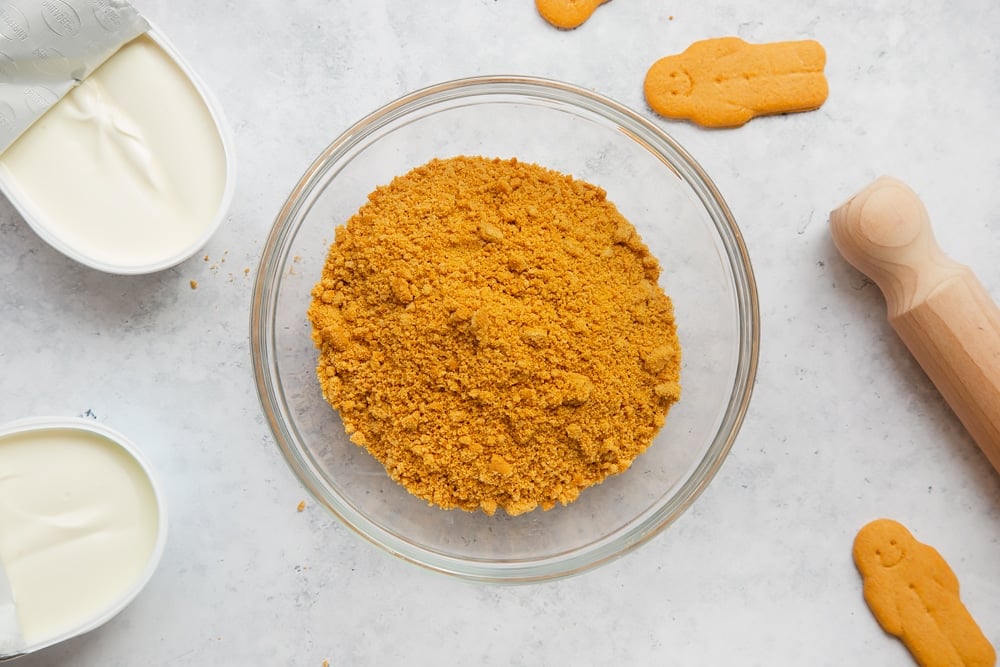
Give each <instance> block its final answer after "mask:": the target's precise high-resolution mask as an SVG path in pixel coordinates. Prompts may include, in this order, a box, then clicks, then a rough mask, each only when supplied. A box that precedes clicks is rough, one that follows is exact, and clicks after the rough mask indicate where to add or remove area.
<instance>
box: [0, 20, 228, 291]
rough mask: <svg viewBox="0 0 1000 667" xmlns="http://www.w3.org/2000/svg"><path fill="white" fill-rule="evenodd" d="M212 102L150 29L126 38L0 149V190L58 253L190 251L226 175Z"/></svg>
mask: <svg viewBox="0 0 1000 667" xmlns="http://www.w3.org/2000/svg"><path fill="white" fill-rule="evenodd" d="M230 144H231V141H230V140H229V138H228V134H227V131H226V130H225V124H224V122H223V121H222V115H221V113H220V111H219V109H218V108H217V107H216V106H215V104H214V103H213V102H212V101H211V99H210V97H209V96H208V94H207V91H206V90H205V87H204V86H203V85H202V84H201V83H200V82H199V81H198V79H197V78H196V77H195V75H194V74H193V72H192V71H191V69H190V68H189V67H188V66H187V65H186V64H185V63H184V62H183V61H182V59H181V58H180V56H179V55H178V54H177V53H176V52H175V51H174V50H173V48H171V46H170V45H169V44H168V43H167V42H166V40H165V39H164V38H163V36H162V35H159V34H158V33H157V32H156V31H150V32H147V33H144V34H142V35H140V36H138V37H137V38H135V39H133V40H131V41H130V42H128V43H127V44H125V45H124V46H122V48H121V49H119V50H118V51H117V52H116V53H114V54H113V55H112V56H111V57H110V58H108V59H107V60H106V61H104V63H103V64H102V65H101V66H100V67H99V68H97V69H96V70H95V71H94V72H93V73H92V74H91V75H89V76H87V77H86V78H85V79H83V80H82V81H81V82H80V84H79V85H78V86H76V87H74V88H72V90H70V91H69V92H68V93H67V94H66V95H65V96H64V97H63V98H62V99H61V100H59V101H58V102H57V103H55V104H54V105H53V106H52V107H51V108H49V109H48V111H47V112H45V114H44V115H42V116H41V117H40V118H39V119H38V120H36V121H35V122H34V123H33V124H32V125H31V126H30V127H29V128H28V129H27V130H26V131H24V133H23V134H21V135H20V137H18V139H17V140H16V141H15V142H14V143H13V144H11V145H10V146H9V147H8V148H7V149H6V150H5V151H4V152H3V153H2V154H0V190H2V191H3V192H4V194H6V195H7V197H8V199H10V201H11V202H12V203H13V204H14V206H15V207H16V208H17V210H18V211H19V212H20V213H21V215H22V216H23V217H24V219H25V220H26V221H27V222H28V224H29V225H31V227H32V228H33V229H34V230H35V231H36V232H37V233H38V235H39V236H41V237H42V238H43V239H44V240H45V241H47V242H48V243H49V244H50V245H52V246H53V247H55V248H56V249H58V250H59V251H61V252H62V253H64V254H66V255H68V256H69V257H71V258H73V259H75V260H77V261H79V262H81V263H83V264H86V265H88V266H90V267H93V268H95V269H99V270H102V271H106V272H109V273H119V274H139V273H151V272H154V271H158V270H161V269H165V268H168V267H170V266H173V265H176V264H178V263H180V262H182V261H184V260H185V259H187V258H189V257H191V256H192V255H193V254H194V253H196V252H197V251H198V250H199V249H200V248H201V247H202V246H203V245H204V244H205V243H206V242H207V241H208V239H209V237H210V236H211V235H212V234H213V233H214V232H215V231H216V229H217V228H218V227H219V225H220V223H221V221H222V218H223V217H224V216H225V214H226V210H227V209H228V205H229V202H230V200H231V198H232V192H233V187H234V183H235V173H234V167H233V151H232V149H231V146H230Z"/></svg>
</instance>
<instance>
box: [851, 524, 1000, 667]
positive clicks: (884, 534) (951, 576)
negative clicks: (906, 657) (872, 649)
mask: <svg viewBox="0 0 1000 667" xmlns="http://www.w3.org/2000/svg"><path fill="white" fill-rule="evenodd" d="M853 556H854V563H855V565H856V566H857V568H858V571H859V572H860V573H861V576H862V579H863V580H864V597H865V602H867V603H868V606H869V608H870V609H871V611H872V614H873V615H874V616H875V619H876V620H877V621H878V622H879V625H881V626H882V629H884V630H885V631H886V632H888V633H889V634H891V635H895V636H897V637H899V638H900V640H902V642H903V644H905V645H906V647H907V649H909V651H910V653H912V654H913V657H914V658H915V659H916V661H917V663H918V664H920V665H921V666H922V667H946V666H949V667H950V666H954V667H993V666H994V665H995V664H996V652H995V651H994V649H993V646H992V645H991V644H990V642H989V640H987V639H986V637H985V635H983V632H982V630H980V629H979V626H978V625H976V622H975V620H974V619H973V618H972V615H971V614H970V613H969V611H968V609H966V607H965V605H964V604H963V603H962V601H961V599H960V597H959V586H958V578H957V577H956V576H955V573H954V572H952V570H951V568H950V567H949V566H948V563H947V562H945V560H944V559H943V558H942V557H941V555H940V554H939V553H938V552H937V550H935V549H934V548H933V547H930V546H928V545H926V544H922V543H921V542H918V541H917V540H916V539H915V538H914V537H913V535H912V534H911V533H910V531H909V530H907V529H906V527H905V526H903V525H902V524H900V523H898V522H896V521H892V520H891V519H877V520H875V521H872V522H871V523H869V524H867V525H866V526H864V527H863V528H862V529H861V530H860V531H859V532H858V534H857V537H855V539H854V549H853Z"/></svg>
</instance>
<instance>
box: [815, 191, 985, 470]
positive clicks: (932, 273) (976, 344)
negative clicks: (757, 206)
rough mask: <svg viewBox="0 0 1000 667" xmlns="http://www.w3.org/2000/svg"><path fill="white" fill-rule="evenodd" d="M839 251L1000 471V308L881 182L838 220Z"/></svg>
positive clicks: (907, 200) (905, 197)
mask: <svg viewBox="0 0 1000 667" xmlns="http://www.w3.org/2000/svg"><path fill="white" fill-rule="evenodd" d="M830 229H831V232H832V234H833V241H834V244H835V245H836V246H837V249H838V250H839V251H840V253H841V254H842V255H843V256H844V258H845V259H846V260H847V261H848V262H850V263H851V264H853V265H854V266H855V267H856V268H857V269H858V270H860V271H861V272H863V273H865V274H866V275H868V276H869V277H870V278H871V279H872V280H873V281H875V283H876V284H877V285H878V286H879V288H880V289H881V290H882V293H883V294H884V295H885V301H886V309H887V312H888V317H889V322H890V323H891V324H892V326H893V328H894V329H895V330H896V333H898V334H899V337H900V338H901V339H902V340H903V342H904V343H905V344H906V346H907V348H909V350H910V352H911V353H912V354H913V356H914V358H915V359H916V360H917V362H918V363H919V364H920V366H921V367H922V368H923V369H924V372H926V373H927V376H928V377H930V379H931V381H932V382H933V383H934V385H935V386H936V387H937V388H938V390H939V391H940V392H941V395H942V396H944V398H945V400H946V401H947V402H948V405H950V406H951V409H952V410H953V411H954V412H955V414H956V415H958V418H959V419H960V420H961V422H962V424H963V425H964V426H965V428H966V429H967V430H968V431H969V433H970V434H971V435H972V437H973V439H974V440H975V441H976V443H977V444H978V445H979V447H980V448H981V449H982V450H983V453H985V454H986V457H987V459H989V461H990V463H992V464H993V467H994V468H995V469H996V470H997V471H998V472H1000V308H998V307H997V304H996V302H995V301H994V300H993V298H992V297H991V296H990V294H989V293H988V292H987V291H986V289H985V288H984V287H983V285H982V283H980V282H979V280H978V279H977V278H976V276H975V275H974V274H973V273H972V271H971V270H970V269H969V268H968V267H967V266H964V265H962V264H959V263H957V262H955V261H953V260H951V259H950V258H948V257H947V256H946V255H945V254H944V253H943V252H942V251H941V249H940V247H938V245H937V242H936V241H935V239H934V234H933V231H932V230H931V226H930V220H929V218H928V215H927V210H926V209H925V208H924V205H923V203H922V202H921V201H920V199H919V198H918V197H917V195H916V194H915V193H914V192H913V191H912V190H911V189H910V188H909V187H907V186H906V185H905V184H904V183H902V182H900V181H898V180H896V179H893V178H889V177H881V178H879V179H878V180H876V181H875V182H874V183H872V184H871V185H870V186H868V187H867V188H865V189H864V190H862V191H861V192H860V193H858V194H857V195H855V196H854V197H853V198H851V199H850V200H849V201H848V202H846V203H845V204H844V205H843V206H841V207H839V208H837V209H836V210H834V211H833V212H832V213H831V214H830Z"/></svg>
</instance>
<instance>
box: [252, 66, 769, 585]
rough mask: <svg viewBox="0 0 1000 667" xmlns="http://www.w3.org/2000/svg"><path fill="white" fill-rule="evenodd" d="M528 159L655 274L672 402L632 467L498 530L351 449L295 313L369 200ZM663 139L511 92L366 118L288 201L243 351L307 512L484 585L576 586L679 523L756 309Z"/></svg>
mask: <svg viewBox="0 0 1000 667" xmlns="http://www.w3.org/2000/svg"><path fill="white" fill-rule="evenodd" d="M454 155H483V156H488V157H502V158H510V157H516V158H517V159H518V160H521V161H526V162H535V163H538V164H540V165H542V166H545V167H549V168H552V169H556V170H559V171H561V172H564V173H568V174H572V175H573V176H574V177H576V178H579V179H583V180H586V181H589V182H591V183H593V184H595V185H599V186H600V187H602V188H604V189H605V190H606V191H607V193H608V198H609V199H610V200H611V201H613V202H614V203H615V204H616V205H617V206H618V208H619V210H620V211H621V212H622V214H623V215H624V216H625V217H626V218H628V219H629V220H630V221H631V222H632V223H633V224H634V225H635V227H636V228H637V230H638V231H639V233H640V234H641V235H642V238H643V240H644V241H645V242H646V244H647V245H648V246H649V248H650V250H651V251H652V252H653V253H654V254H655V255H656V256H657V258H658V259H659V260H660V262H661V264H662V267H663V273H662V276H661V279H660V284H661V286H662V287H663V288H664V290H665V291H666V292H667V294H668V295H670V297H671V298H672V299H673V301H674V306H675V312H676V320H677V327H678V335H679V337H680V340H681V345H682V349H683V365H682V370H681V384H682V397H681V400H680V401H679V402H678V403H677V404H676V405H675V406H674V407H673V408H672V409H671V411H670V414H669V416H668V419H667V422H666V424H665V426H664V427H663V429H662V430H661V431H660V433H659V434H658V436H657V437H656V439H655V440H654V442H653V444H652V445H651V446H650V448H649V449H648V450H647V451H646V452H645V453H644V454H642V455H641V456H639V457H638V458H637V459H636V460H635V462H634V463H633V464H632V467H631V468H630V469H629V470H627V471H625V472H624V473H622V474H619V475H617V476H613V477H610V478H608V479H607V480H606V481H605V482H604V483H602V484H600V485H598V486H595V487H592V488H590V489H587V490H585V491H584V492H583V493H582V494H581V496H580V498H579V499H578V500H577V501H575V502H574V503H572V504H570V505H568V506H565V507H557V508H555V509H553V510H550V511H547V512H543V511H534V512H530V513H528V514H526V515H521V516H517V517H509V516H506V515H505V514H503V512H498V513H497V514H496V515H495V516H493V517H488V516H486V515H484V514H481V513H466V512H462V511H459V510H453V511H444V510H441V509H439V508H436V507H432V506H428V505H427V503H426V502H424V501H423V500H420V499H418V498H415V497H413V496H411V495H410V494H409V493H407V492H406V491H405V490H404V489H403V488H402V487H401V486H399V485H397V484H396V483H395V482H393V481H392V480H390V479H389V477H388V476H387V475H386V473H385V472H384V470H383V469H382V467H381V465H380V464H379V463H378V462H377V461H376V460H375V459H374V458H373V457H371V456H370V455H369V454H368V453H367V451H365V450H364V449H362V448H359V447H357V446H356V445H354V444H352V443H351V442H350V441H349V440H348V438H347V436H346V435H345V433H344V429H343V425H342V423H341V421H340V419H339V417H338V415H337V414H336V413H335V411H334V410H333V409H332V408H330V407H329V405H328V404H327V403H326V402H325V401H324V399H323V397H322V395H321V394H320V389H319V383H318V381H317V379H316V376H315V367H316V361H317V352H316V349H315V348H314V346H313V343H312V340H311V338H310V325H309V323H308V321H307V319H306V314H305V313H306V309H307V307H308V305H309V301H310V290H311V288H312V286H313V285H314V284H315V282H316V281H317V280H318V279H319V276H320V272H321V269H322V266H323V262H324V259H325V257H326V254H327V251H328V249H329V246H330V243H331V242H332V241H333V233H334V228H335V226H337V225H339V224H343V223H345V222H346V221H347V219H348V218H350V216H351V215H353V214H354V213H355V212H356V211H357V210H358V208H359V207H360V206H361V205H362V204H363V203H364V202H365V200H366V197H367V195H368V193H369V192H371V191H372V190H374V189H375V187H376V186H378V185H382V184H386V183H388V182H389V181H390V180H391V179H392V178H393V177H394V176H397V175H401V174H403V173H405V172H407V171H409V170H410V169H411V168H413V167H415V166H418V165H420V164H423V163H425V162H427V161H429V160H430V159H432V158H434V157H442V158H443V157H450V156H454ZM702 176H703V175H701V174H700V169H699V168H698V167H697V165H696V164H694V162H693V161H692V160H690V158H689V157H688V156H687V155H686V153H684V152H683V150H682V149H680V148H679V147H678V146H676V144H674V142H673V141H672V140H670V139H669V137H667V136H666V135H664V134H663V133H662V132H660V131H659V130H657V129H656V128H655V127H654V126H652V125H650V124H649V123H647V122H645V121H643V120H642V119H641V118H640V117H639V116H636V115H635V114H633V113H632V112H629V111H627V110H626V109H623V108H621V107H618V106H617V105H614V103H611V102H609V101H607V100H603V99H601V98H599V97H597V96H594V95H591V94H589V93H586V92H584V91H581V90H578V89H574V88H572V87H569V86H564V85H562V84H554V83H552V82H540V81H537V80H522V79H505V80H497V79H491V80H487V81H483V80H471V81H466V82H458V83H453V84H445V85H443V86H439V87H437V88H436V89H430V90H428V91H423V92H421V93H417V94H414V95H412V96H410V97H408V98H404V99H403V100H401V101H400V102H397V103H394V104H393V105H390V106H389V107H386V108H384V109H383V110H381V111H380V112H376V113H375V114H373V115H372V116H370V117H368V118H367V119H365V120H364V121H362V122H361V123H359V124H358V125H356V126H355V127H354V128H352V129H351V130H349V131H348V132H347V133H345V134H344V135H343V136H342V137H341V138H340V139H338V140H337V141H336V142H334V144H332V145H331V146H330V147H329V148H328V149H327V151H326V152H324V154H323V155H321V156H320V158H319V159H318V160H317V161H316V163H314V165H313V167H312V168H311V169H310V171H309V172H308V173H307V174H306V175H305V177H304V178H303V179H302V181H301V182H300V183H299V185H298V186H297V187H296V189H295V191H294V192H293V194H292V196H291V197H290V198H289V201H288V203H287V204H286V206H285V208H284V210H283V211H282V213H281V214H280V215H279V217H278V220H277V221H276V223H275V227H274V230H273V231H272V234H271V237H270V239H269V241H268V244H267V247H266V249H265V252H264V257H263V261H262V264H261V267H260V273H259V275H258V281H257V286H256V294H255V303H254V312H253V322H252V337H253V351H254V360H255V371H256V373H257V380H258V388H259V389H260V392H261V399H262V403H263V405H264V409H265V413H266V414H267V416H268V418H269V420H270V422H271V426H272V428H273V429H274V432H275V436H276V439H277V440H278V443H279V445H280V446H281V447H282V449H283V450H284V452H285V455H286V457H287V458H288V460H289V463H290V464H291V466H292V468H293V469H294V470H295V471H296V473H297V474H298V475H299V477H300V478H301V479H302V481H303V482H304V483H305V484H306V486H307V487H308V488H309V489H310V490H311V491H312V492H313V493H314V494H315V495H316V497H317V498H318V499H319V500H320V501H321V502H322V503H323V504H325V505H326V506H327V507H329V508H330V509H331V510H332V511H334V512H335V513H336V514H337V515H338V516H340V517H341V518H342V519H343V520H344V521H345V522H347V524H348V525H350V526H351V527H353V528H354V529H356V530H357V531H359V532H360V533H361V534H362V535H364V536H365V537H367V538H369V539H371V540H372V541H374V542H376V543H377V544H380V545H381V546H383V547H384V548H386V549H388V550H389V551H391V552H393V553H396V554H397V555H400V556H403V557H404V558H407V559H410V560H413V561H416V562H418V563H421V564H423V565H427V566H429V567H432V568H434V569H439V570H442V571H446V572H452V573H456V574H459V575H463V576H468V577H473V578H483V579H534V578H547V577H551V576H558V575H562V574H568V573H570V572H574V571H578V570H580V569H583V568H586V567H588V566H590V565H593V564H596V563H598V562H601V561H603V560H606V559H608V558H611V557H613V556H616V555H618V554H620V553H623V552H624V551H627V550H628V549H629V548H630V547H632V546H634V545H636V544H638V543H640V542H642V541H643V540H644V539H646V538H647V537H649V536H650V535H652V534H654V533H655V532H657V531H658V530H659V529H660V528H662V527H663V526H664V525H666V524H668V523H669V522H670V521H671V520H673V519H674V518H676V516H677V515H678V514H679V513H680V512H681V511H683V509H684V508H685V507H686V506H687V505H688V504H689V503H690V502H691V501H692V500H693V499H694V497H695V496H696V495H697V494H698V493H699V492H700V490H701V489H702V488H703V487H704V485H705V484H706V483H707V482H708V480H709V479H710V478H711V476H712V475H713V474H714V472H715V471H716V469H717V468H718V465H719V464H720V463H721V460H722V459H723V458H724V456H725V454H726V453H727V451H728V449H729V447H730V445H731V444H732V440H733V438H734V436H735V433H736V430H737V429H738V427H739V423H740V421H741V419H742V416H743V413H744V411H745V409H746V403H747V401H748V399H749V394H750V387H751V385H752V379H753V373H754V369H755V365H756V351H757V327H756V318H757V312H756V294H755V288H754V285H753V278H752V273H751V271H750V266H749V262H748V260H747V257H746V253H745V249H744V248H743V246H742V240H741V239H740V236H739V232H738V230H737V228H736V226H735V223H734V222H733V221H732V218H731V216H730V214H729V212H728V209H726V207H725V204H724V203H723V202H722V201H721V199H720V198H719V197H718V195H717V193H715V190H714V186H712V185H711V183H710V182H708V181H707V178H705V179H703V178H702Z"/></svg>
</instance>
